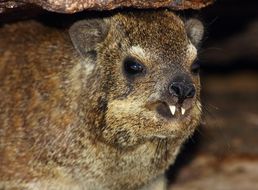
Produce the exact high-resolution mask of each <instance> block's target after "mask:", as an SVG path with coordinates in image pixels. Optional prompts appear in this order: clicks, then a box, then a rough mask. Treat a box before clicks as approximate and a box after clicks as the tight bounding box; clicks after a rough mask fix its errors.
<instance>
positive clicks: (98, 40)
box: [69, 10, 203, 147]
mask: <svg viewBox="0 0 258 190" xmlns="http://www.w3.org/2000/svg"><path fill="white" fill-rule="evenodd" d="M69 32H70V36H71V39H72V42H73V44H74V46H75V47H76V49H77V50H78V51H79V52H80V54H81V55H82V57H83V59H85V60H86V61H83V63H82V64H85V67H88V68H89V69H88V70H90V73H89V74H88V76H89V78H90V80H89V81H88V82H87V89H88V90H89V91H92V93H91V94H89V97H86V98H88V100H86V101H88V102H90V101H93V99H94V98H95V99H96V97H98V99H100V98H101V99H102V100H105V102H106V103H105V109H103V103H97V104H96V106H97V108H95V109H89V110H91V112H94V110H95V112H96V113H95V114H96V115H97V116H96V118H94V119H95V122H94V124H95V126H94V128H95V131H100V132H98V136H99V137H100V138H101V139H102V140H104V141H105V142H107V143H110V144H111V145H114V146H119V147H129V146H133V145H136V144H139V143H141V142H145V141H146V140H151V139H154V138H169V139H173V138H174V139H181V140H183V139H185V138H186V137H187V136H188V135H189V134H191V132H192V131H193V129H194V127H195V126H196V125H197V124H198V121H199V118H200V112H201V105H200V102H199V99H200V80H199V75H198V69H199V65H198V63H197V62H196V58H197V50H196V46H198V43H199V41H200V40H201V38H202V35H203V26H202V24H201V23H200V22H199V21H198V20H195V19H190V20H188V21H186V22H183V21H182V20H181V19H180V18H179V17H177V16H176V15H175V14H174V13H172V12H169V11H166V10H165V11H155V12H153V11H149V12H146V11H144V12H133V13H132V12H131V13H123V14H121V13H120V14H117V15H115V16H113V17H109V18H105V19H93V20H83V21H79V22H77V23H75V24H74V25H73V26H72V27H71V28H70V31H69ZM102 102H103V101H102ZM89 104H90V103H89ZM91 106H92V107H94V106H93V105H91ZM98 107H101V109H100V108H98ZM100 110H101V111H100ZM85 112H87V111H85ZM102 112H104V113H102ZM88 113H90V111H89V112H88ZM92 114H93V113H91V115H92ZM85 117H86V120H87V119H88V120H90V119H91V118H92V117H89V118H87V114H86V116H85ZM96 120H97V122H96ZM175 141H176V140H175Z"/></svg>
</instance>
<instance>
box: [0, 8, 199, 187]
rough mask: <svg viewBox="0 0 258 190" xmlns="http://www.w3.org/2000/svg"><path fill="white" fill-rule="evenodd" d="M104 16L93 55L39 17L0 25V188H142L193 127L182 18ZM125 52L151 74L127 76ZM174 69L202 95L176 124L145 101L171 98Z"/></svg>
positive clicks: (162, 13)
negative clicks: (103, 30) (169, 88)
mask: <svg viewBox="0 0 258 190" xmlns="http://www.w3.org/2000/svg"><path fill="white" fill-rule="evenodd" d="M105 23H107V25H108V26H109V27H108V29H107V31H106V34H105V35H106V36H105V38H104V39H99V41H98V43H97V44H96V47H94V48H95V49H96V51H97V58H95V59H94V58H91V57H87V52H83V51H81V52H78V51H76V48H74V46H73V44H72V42H71V40H70V38H69V35H68V33H67V31H61V30H58V29H55V28H50V27H47V26H44V25H42V24H40V23H38V22H36V21H23V22H19V23H14V24H6V25H4V26H3V27H2V28H1V29H0V98H1V101H0V162H1V163H0V189H1V188H4V189H78V190H79V189H80V190H81V189H86V190H89V189H114V190H121V189H127V190H131V189H137V188H140V187H142V186H144V185H145V184H147V183H149V182H150V181H151V180H153V179H154V178H156V177H157V176H159V175H161V174H163V173H164V171H165V170H166V169H167V168H168V166H169V165H170V164H171V163H173V161H174V159H175V157H176V155H177V153H178V151H179V149H180V145H181V144H182V143H183V142H184V141H185V139H186V138H187V137H189V135H191V134H192V132H193V130H194V128H195V127H196V125H197V124H198V121H199V118H200V106H199V93H200V83H199V77H198V76H193V75H192V74H191V72H190V66H191V64H192V63H193V61H194V59H195V55H192V53H191V52H189V48H188V47H189V44H191V42H190V41H189V39H188V37H187V32H186V31H185V26H184V23H183V22H182V21H181V20H180V19H179V18H178V17H177V16H175V15H174V13H172V12H169V11H156V12H149V13H148V12H142V13H141V12H136V13H125V14H116V15H114V16H112V17H108V18H105ZM89 40H90V39H89ZM93 40H94V39H93ZM75 43H76V42H75ZM85 43H87V42H85ZM89 43H90V42H89ZM75 46H76V44H75ZM132 46H134V47H135V48H132ZM138 47H140V48H141V49H143V51H144V52H141V50H140V51H139V48H138ZM80 48H81V47H77V50H78V49H80ZM137 48H138V49H137ZM128 55H132V56H134V57H136V58H137V59H139V60H140V61H141V62H142V63H144V64H145V65H146V67H147V69H148V71H147V73H146V75H145V76H142V77H139V78H137V79H135V80H133V81H129V80H128V79H127V78H126V77H125V76H124V74H123V71H122V69H121V68H122V66H121V65H122V60H123V59H124V58H125V57H126V56H128ZM88 62H94V63H91V64H89V63H88ZM177 73H185V74H187V75H189V76H190V77H191V79H192V80H193V82H194V85H195V86H196V88H197V95H196V97H195V98H194V99H193V100H192V103H189V102H186V107H187V106H188V107H189V110H188V113H187V114H186V115H185V117H183V118H182V117H180V116H178V115H177V117H176V118H175V119H173V120H172V121H171V120H167V119H165V118H162V117H159V116H157V113H156V112H155V111H153V110H150V109H148V106H147V105H148V104H149V102H152V101H157V100H158V99H159V98H162V97H163V96H166V95H165V94H164V93H163V92H164V88H166V86H167V85H168V83H169V80H170V79H171V78H172V77H173V76H174V75H175V74H177Z"/></svg>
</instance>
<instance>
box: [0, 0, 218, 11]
mask: <svg viewBox="0 0 258 190" xmlns="http://www.w3.org/2000/svg"><path fill="white" fill-rule="evenodd" d="M213 1H214V0H155V1H149V0H119V1H117V0H0V13H1V12H5V11H7V9H13V8H17V7H21V6H27V5H30V4H33V5H37V6H40V7H42V8H44V9H46V10H49V11H54V12H61V13H75V12H79V11H83V10H111V9H115V8H119V7H134V8H159V7H169V8H172V9H175V10H181V9H189V8H191V9H200V8H202V7H205V6H207V5H209V4H211V3H212V2H213Z"/></svg>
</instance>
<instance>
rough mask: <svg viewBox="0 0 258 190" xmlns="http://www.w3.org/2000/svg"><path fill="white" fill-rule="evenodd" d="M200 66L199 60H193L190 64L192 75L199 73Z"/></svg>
mask: <svg viewBox="0 0 258 190" xmlns="http://www.w3.org/2000/svg"><path fill="white" fill-rule="evenodd" d="M200 68H201V65H200V62H199V61H195V62H194V63H193V64H192V65H191V72H192V73H193V74H194V75H198V74H199V73H200Z"/></svg>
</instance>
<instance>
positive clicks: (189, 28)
mask: <svg viewBox="0 0 258 190" xmlns="http://www.w3.org/2000/svg"><path fill="white" fill-rule="evenodd" d="M185 29H186V33H187V35H188V38H189V39H190V40H191V42H192V44H193V45H194V46H196V47H198V45H199V43H200V42H201V40H202V37H203V33H204V27H203V24H202V23H201V21H199V20H197V19H194V18H192V19H189V20H187V21H186V22H185Z"/></svg>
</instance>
